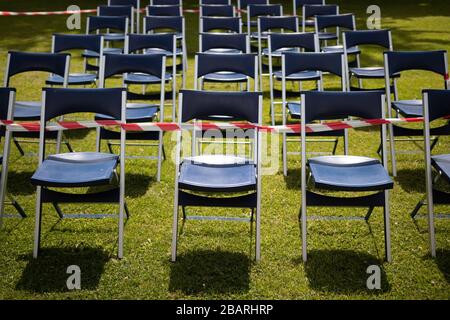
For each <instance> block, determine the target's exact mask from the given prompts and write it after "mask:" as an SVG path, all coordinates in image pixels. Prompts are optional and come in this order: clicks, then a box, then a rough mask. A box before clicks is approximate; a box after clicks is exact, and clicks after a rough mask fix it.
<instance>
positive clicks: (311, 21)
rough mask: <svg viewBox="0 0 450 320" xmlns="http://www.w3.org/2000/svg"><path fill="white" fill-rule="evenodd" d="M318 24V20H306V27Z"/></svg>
mask: <svg viewBox="0 0 450 320" xmlns="http://www.w3.org/2000/svg"><path fill="white" fill-rule="evenodd" d="M300 25H302V21H301V20H300ZM315 25H316V22H315V20H314V19H306V20H305V26H306V27H314V26H315Z"/></svg>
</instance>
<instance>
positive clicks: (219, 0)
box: [199, 0, 231, 6]
mask: <svg viewBox="0 0 450 320" xmlns="http://www.w3.org/2000/svg"><path fill="white" fill-rule="evenodd" d="M230 4H231V0H199V5H200V6H203V5H230Z"/></svg>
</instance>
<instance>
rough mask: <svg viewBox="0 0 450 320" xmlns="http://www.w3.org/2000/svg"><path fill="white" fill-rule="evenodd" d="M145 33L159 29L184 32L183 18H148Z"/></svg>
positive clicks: (145, 22) (145, 20)
mask: <svg viewBox="0 0 450 320" xmlns="http://www.w3.org/2000/svg"><path fill="white" fill-rule="evenodd" d="M144 26H145V30H144V33H148V32H149V31H155V30H158V29H171V30H173V31H175V32H179V33H181V32H183V17H179V16H178V17H163V16H147V17H145V18H144Z"/></svg>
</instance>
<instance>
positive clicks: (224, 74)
mask: <svg viewBox="0 0 450 320" xmlns="http://www.w3.org/2000/svg"><path fill="white" fill-rule="evenodd" d="M203 79H204V80H205V81H210V82H245V81H247V76H246V75H245V74H242V73H237V72H229V71H220V72H214V73H209V74H207V75H205V76H204V77H203Z"/></svg>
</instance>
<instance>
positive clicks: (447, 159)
mask: <svg viewBox="0 0 450 320" xmlns="http://www.w3.org/2000/svg"><path fill="white" fill-rule="evenodd" d="M431 162H432V164H433V166H434V167H435V168H436V169H437V170H438V171H439V172H442V176H443V177H444V178H445V179H446V180H447V182H448V183H450V154H441V155H437V156H433V157H431Z"/></svg>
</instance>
